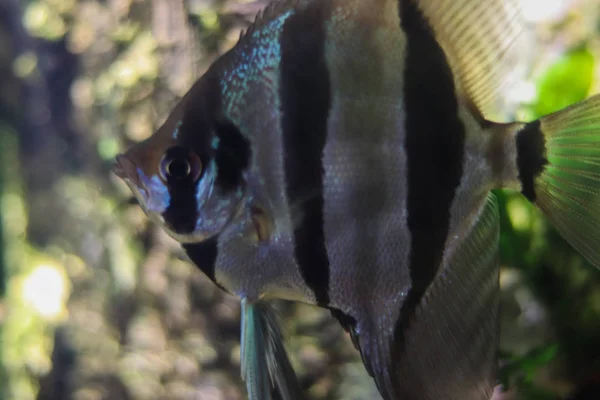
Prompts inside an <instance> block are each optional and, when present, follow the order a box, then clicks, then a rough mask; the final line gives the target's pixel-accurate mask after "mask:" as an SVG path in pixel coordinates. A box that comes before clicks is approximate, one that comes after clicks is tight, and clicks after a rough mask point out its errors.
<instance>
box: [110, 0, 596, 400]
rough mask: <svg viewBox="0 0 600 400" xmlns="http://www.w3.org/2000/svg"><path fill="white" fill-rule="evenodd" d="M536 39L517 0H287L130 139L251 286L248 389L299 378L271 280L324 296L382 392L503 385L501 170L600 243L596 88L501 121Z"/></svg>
mask: <svg viewBox="0 0 600 400" xmlns="http://www.w3.org/2000/svg"><path fill="white" fill-rule="evenodd" d="M529 46H530V39H529V35H528V32H527V30H526V29H525V26H524V25H523V23H522V18H521V14H520V9H519V5H518V2H517V1H516V0H345V1H344V0H285V1H280V2H277V3H274V4H273V5H271V6H269V7H268V8H267V9H266V10H265V11H264V13H263V14H261V16H260V17H259V18H257V20H256V22H255V23H254V24H253V25H252V26H251V27H250V28H249V29H248V31H247V32H246V33H245V34H243V35H242V37H241V38H240V41H239V43H238V44H237V45H236V46H234V47H233V49H231V50H230V51H229V52H227V53H225V54H224V55H222V56H221V57H220V58H219V59H218V60H217V61H215V63H214V64H213V65H212V66H211V67H210V68H209V70H208V71H207V72H206V73H205V74H204V75H203V76H202V77H201V78H200V79H199V80H198V81H197V82H196V84H194V86H193V87H192V88H191V89H190V91H189V92H188V93H187V94H186V96H184V98H183V99H182V100H181V101H180V103H179V104H178V105H177V106H176V107H175V109H174V110H173V112H172V114H171V115H170V116H169V118H167V121H166V122H165V124H164V125H163V126H161V127H160V128H159V129H158V130H157V132H156V133H155V134H154V135H152V136H151V137H150V138H149V139H147V140H146V141H144V142H142V143H139V144H137V145H136V146H134V147H132V148H131V149H130V150H128V151H127V152H126V153H125V154H123V155H120V156H119V157H118V158H117V165H116V167H115V173H117V175H119V176H120V177H122V178H123V179H124V180H125V181H126V182H127V184H128V185H129V187H130V188H131V189H132V191H133V193H134V194H135V195H136V197H137V198H138V200H139V202H140V204H141V205H142V207H143V209H144V211H145V212H146V213H147V214H148V215H149V217H150V218H151V219H153V220H154V221H156V222H157V223H159V224H161V225H162V226H163V228H164V229H165V230H166V231H167V233H169V234H170V235H171V236H172V237H174V238H175V239H176V240H178V241H180V242H181V243H182V245H183V247H184V249H185V250H186V252H187V254H188V256H189V257H190V259H191V260H192V261H193V262H194V263H195V264H196V265H198V266H199V267H200V268H201V269H202V271H204V273H205V274H206V275H207V276H208V277H209V278H210V279H211V280H213V281H214V282H215V283H216V284H217V285H219V287H221V288H222V289H223V290H226V291H228V292H230V293H232V294H235V295H237V296H239V297H240V298H241V300H242V306H243V307H242V314H243V318H242V320H243V324H242V349H243V354H242V375H243V378H244V380H245V381H246V384H247V387H248V392H249V394H250V397H251V399H252V400H264V399H267V400H268V399H271V398H272V397H271V390H270V389H271V388H272V387H275V388H276V389H277V390H278V391H279V392H280V395H281V397H282V398H284V399H286V400H287V399H299V398H302V397H303V394H302V393H301V390H300V389H299V384H298V382H297V379H296V377H295V374H294V372H293V369H292V368H291V364H290V362H289V360H288V359H287V355H286V354H285V351H284V349H283V344H282V341H283V338H282V335H281V333H280V330H279V328H278V326H277V324H276V318H275V316H274V312H273V310H272V309H271V308H270V307H269V300H270V299H273V298H280V299H287V300H294V301H301V302H305V303H309V304H313V305H316V306H320V307H324V308H328V309H330V310H331V311H332V314H333V316H334V317H335V318H337V319H338V321H339V322H340V324H341V325H342V326H343V327H344V328H345V329H346V330H347V331H348V332H349V333H350V335H351V338H352V341H353V343H354V345H355V346H356V347H357V349H358V350H359V351H360V353H361V356H362V359H363V362H364V364H365V367H366V369H367V370H368V371H369V373H370V374H371V375H372V376H373V378H374V380H375V382H376V384H377V387H378V389H379V391H380V393H381V395H382V396H383V398H384V399H385V400H399V399H403V400H405V399H410V400H433V399H439V398H444V399H449V400H454V399H456V400H459V399H460V400H465V399H466V400H488V399H489V398H490V397H491V396H492V392H493V388H494V383H495V373H496V352H497V346H498V335H499V323H498V304H499V285H498V275H499V261H498V260H499V259H498V252H499V249H498V247H499V246H498V240H499V224H498V210H497V204H496V202H495V199H494V197H493V195H492V194H491V193H490V191H491V190H492V189H495V188H509V189H513V190H518V191H521V192H522V193H523V194H524V195H525V196H526V197H527V198H528V199H529V200H530V201H531V202H533V203H534V204H535V205H536V206H538V207H539V208H540V209H541V210H542V211H543V212H544V213H545V215H546V216H547V217H548V218H549V219H550V220H551V221H552V222H553V223H554V224H555V226H556V227H557V229H558V231H559V232H560V233H561V234H562V235H564V236H565V238H566V239H567V240H568V241H569V242H570V243H571V244H573V246H574V247H575V248H576V249H577V250H579V251H581V252H582V254H583V255H584V256H585V257H586V258H588V260H590V261H591V262H592V263H594V265H596V266H598V265H599V264H600V235H599V234H598V233H599V232H598V226H600V196H598V193H600V178H598V177H600V151H599V150H597V148H596V146H595V144H596V143H597V141H598V138H600V125H598V124H597V122H596V121H597V117H594V116H595V115H600V97H592V98H590V99H588V100H586V101H585V102H583V103H580V104H577V105H574V106H572V107H571V108H569V109H567V110H563V111H560V112H558V113H555V114H553V115H551V116H548V117H544V118H542V119H540V120H539V121H534V122H531V123H527V124H526V123H518V122H516V123H494V122H491V121H492V120H501V118H498V116H501V115H502V105H503V104H504V103H505V99H504V97H503V95H504V93H505V90H506V89H507V88H508V87H510V85H511V84H513V83H514V82H515V80H516V79H518V76H519V74H520V73H521V72H522V71H524V70H525V69H524V68H520V67H519V65H518V60H520V59H523V64H526V63H527V60H526V59H527V57H526V56H527V54H528V52H529V53H531V52H530V47H529ZM582 160H584V161H582ZM173 163H175V164H173ZM171 165H174V166H177V168H175V167H173V168H170V166H171ZM197 172H200V173H197ZM582 232H584V233H585V234H582Z"/></svg>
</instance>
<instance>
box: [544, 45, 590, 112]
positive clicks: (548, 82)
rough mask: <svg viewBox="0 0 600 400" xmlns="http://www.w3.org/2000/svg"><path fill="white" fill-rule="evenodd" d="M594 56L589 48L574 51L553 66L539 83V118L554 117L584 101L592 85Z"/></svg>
mask: <svg viewBox="0 0 600 400" xmlns="http://www.w3.org/2000/svg"><path fill="white" fill-rule="evenodd" d="M593 77H594V56H593V55H592V54H591V53H590V51H589V50H588V49H587V48H580V49H575V50H572V51H570V52H568V53H566V54H565V55H564V56H563V57H561V58H560V59H559V60H558V61H557V62H556V63H555V64H553V65H552V66H550V67H549V68H548V70H547V71H546V73H545V74H544V75H543V76H542V77H541V78H540V79H539V80H538V82H537V88H538V102H537V104H536V105H535V106H534V107H533V110H534V113H535V114H536V117H541V116H543V115H548V114H551V113H553V112H555V111H558V110H560V109H562V108H565V107H568V106H570V105H571V104H574V103H576V102H578V101H581V100H583V99H584V98H585V97H586V96H587V94H588V92H589V90H590V87H591V85H592V80H593Z"/></svg>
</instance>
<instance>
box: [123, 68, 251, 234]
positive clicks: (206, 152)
mask: <svg viewBox="0 0 600 400" xmlns="http://www.w3.org/2000/svg"><path fill="white" fill-rule="evenodd" d="M246 149H249V145H248V143H247V142H246V140H245V139H244V138H243V137H242V136H241V134H240V133H239V131H237V128H236V127H235V126H234V125H233V124H232V123H231V122H230V121H229V120H228V119H227V118H226V117H225V116H224V113H223V112H222V107H221V96H220V89H219V84H218V78H217V77H215V74H213V73H211V71H210V70H209V72H207V73H206V74H205V75H204V76H203V77H202V78H200V80H199V81H197V82H196V84H195V85H194V86H193V87H192V89H191V90H190V91H188V93H187V94H186V95H185V96H184V98H183V99H182V100H181V101H180V102H179V103H178V104H177V105H176V107H175V108H174V110H173V111H172V112H171V114H170V115H169V117H168V118H167V120H166V121H165V123H164V124H163V125H162V126H161V127H160V128H159V129H158V130H157V131H156V132H155V133H154V134H153V135H152V136H150V137H149V138H148V139H146V140H144V141H143V142H140V143H138V144H136V145H134V146H133V147H131V148H130V149H129V150H127V151H126V152H125V153H123V154H120V155H118V156H117V158H116V164H115V166H114V168H113V172H114V173H115V174H116V175H117V176H119V177H120V178H121V179H123V180H124V181H125V182H126V183H127V185H128V186H129V188H130V189H131V191H132V192H133V194H134V195H135V197H136V198H137V200H138V202H139V203H140V205H141V207H142V208H143V210H144V211H145V213H146V214H147V215H148V217H149V218H150V219H151V220H153V221H154V222H156V223H158V224H159V225H161V226H162V227H163V228H164V229H165V231H166V232H167V233H168V234H169V235H170V236H171V237H173V238H174V239H175V240H177V241H179V242H180V243H199V242H202V241H205V240H207V239H209V238H211V237H213V236H215V235H218V234H219V233H220V232H221V231H222V230H223V229H224V228H225V226H226V225H227V224H228V223H229V222H230V221H231V220H232V218H233V217H234V216H235V215H236V213H238V212H239V209H240V206H241V204H242V198H243V196H244V191H245V190H244V189H245V180H244V172H245V168H246V167H247V164H248V158H249V155H248V154H247V152H246V151H245V150H246ZM240 154H242V156H240Z"/></svg>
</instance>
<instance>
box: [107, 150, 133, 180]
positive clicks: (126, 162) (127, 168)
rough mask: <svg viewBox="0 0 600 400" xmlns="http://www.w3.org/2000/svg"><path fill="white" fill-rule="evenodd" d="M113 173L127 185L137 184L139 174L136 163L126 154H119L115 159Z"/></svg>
mask: <svg viewBox="0 0 600 400" xmlns="http://www.w3.org/2000/svg"><path fill="white" fill-rule="evenodd" d="M112 172H113V174H115V175H116V176H118V177H119V178H121V179H123V180H124V181H125V182H127V183H136V184H137V180H138V179H137V172H136V167H135V164H134V162H133V161H132V160H131V159H130V158H129V157H127V156H126V155H125V154H119V155H118V156H117V157H116V159H115V164H114V165H113V167H112Z"/></svg>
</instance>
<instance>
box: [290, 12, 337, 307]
mask: <svg viewBox="0 0 600 400" xmlns="http://www.w3.org/2000/svg"><path fill="white" fill-rule="evenodd" d="M329 16H330V4H329V2H311V3H310V4H309V5H307V6H306V8H305V9H298V10H296V11H295V12H294V14H293V15H291V16H290V17H288V19H287V20H286V22H285V24H284V27H283V31H282V33H281V38H280V45H281V69H280V99H281V112H282V120H281V127H282V131H283V147H284V168H285V178H286V194H287V199H288V204H289V208H290V211H291V213H292V215H291V218H292V221H294V222H296V223H297V226H296V227H295V230H294V242H295V257H296V261H297V263H298V265H299V267H300V270H301V272H302V275H303V277H304V280H305V281H306V284H307V285H308V286H309V287H310V288H311V289H312V290H313V292H314V294H315V297H316V300H317V303H318V304H319V305H323V306H325V305H327V304H328V303H329V258H328V255H327V249H326V246H325V232H324V226H323V225H324V219H323V206H324V199H323V175H324V169H323V149H324V147H325V141H326V136H327V118H328V116H329V110H330V108H331V93H330V90H331V88H330V81H329V74H328V70H327V65H326V61H325V39H326V31H325V24H326V21H327V20H328V18H329Z"/></svg>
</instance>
